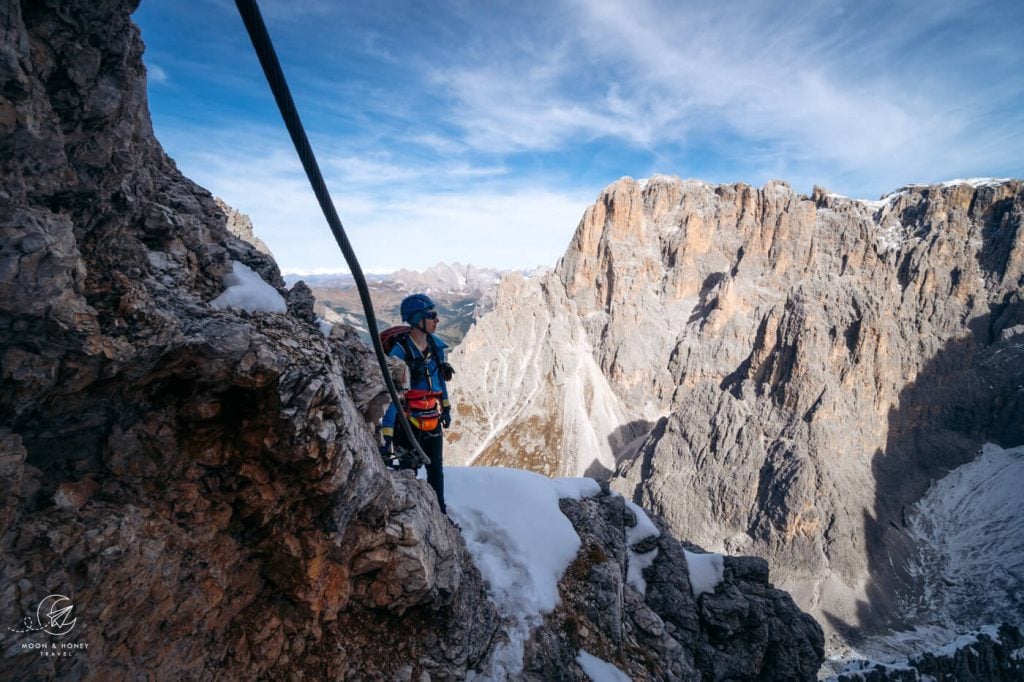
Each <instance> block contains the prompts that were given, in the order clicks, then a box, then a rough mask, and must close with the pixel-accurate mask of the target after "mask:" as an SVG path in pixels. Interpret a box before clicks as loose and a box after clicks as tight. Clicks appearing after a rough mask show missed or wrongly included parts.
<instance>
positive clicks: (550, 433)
mask: <svg viewBox="0 0 1024 682" xmlns="http://www.w3.org/2000/svg"><path fill="white" fill-rule="evenodd" d="M1022 218H1024V183H1022V182H1020V181H982V182H954V183H948V184H946V185H936V186H912V187H906V188H903V189H901V190H899V191H898V192H895V193H893V194H891V195H888V196H886V197H884V198H883V200H882V201H879V202H862V201H853V200H850V199H846V198H843V197H838V196H835V195H831V194H829V193H828V192H826V191H825V190H821V189H815V191H814V193H813V194H812V196H804V195H800V194H798V193H796V192H794V191H793V190H792V189H791V188H790V187H789V186H788V185H786V184H785V183H782V182H777V181H775V182H771V183H769V184H767V185H766V186H765V187H763V188H761V189H756V188H752V187H748V186H746V185H742V184H737V185H720V186H714V185H709V184H706V183H702V182H697V181H682V180H679V179H676V178H667V177H656V178H653V179H652V180H650V181H643V182H637V181H633V180H631V179H628V178H627V179H623V180H620V181H619V182H617V183H615V184H613V185H611V186H610V187H609V188H607V189H606V190H605V191H604V192H603V193H602V194H601V196H600V197H599V198H598V201H597V202H596V203H595V204H594V205H593V206H592V207H590V208H589V209H588V210H587V212H586V214H585V215H584V217H583V220H582V221H581V222H580V225H579V227H578V228H577V230H576V233H575V236H574V237H573V240H572V243H571V244H570V246H569V248H568V249H567V251H566V253H565V255H564V256H563V258H562V259H561V261H560V262H559V264H558V266H557V267H556V270H555V273H554V275H553V276H551V277H547V278H538V279H535V280H531V281H530V282H529V283H522V282H520V281H512V280H507V281H506V282H504V283H503V284H502V285H501V287H500V289H499V300H504V301H505V303H504V304H502V305H499V306H498V309H497V310H496V311H495V312H494V313H491V314H490V315H487V316H485V317H484V318H482V319H481V320H480V321H479V322H478V323H477V325H476V327H475V328H474V329H473V330H471V331H470V333H469V334H468V335H467V337H466V339H465V341H464V342H463V344H462V346H460V348H459V350H458V352H457V353H456V354H455V355H454V356H453V364H455V366H456V368H457V369H460V370H461V371H462V374H460V375H459V377H457V379H459V381H457V382H453V392H454V402H455V404H456V406H457V407H456V410H457V416H458V418H459V423H458V425H457V427H456V428H457V430H458V433H459V435H460V440H459V441H458V442H457V443H456V444H455V445H454V446H453V449H455V450H457V451H458V452H459V453H460V455H461V457H462V458H463V459H464V460H465V461H473V462H481V461H486V462H489V463H502V464H519V463H523V464H526V465H528V466H533V467H536V468H537V469H538V470H541V471H546V472H552V473H554V472H560V473H578V472H584V471H589V472H591V473H597V472H600V471H603V472H604V473H605V475H607V476H612V486H613V488H615V489H616V490H619V491H621V492H623V493H624V494H626V495H628V496H631V497H632V498H634V499H635V500H636V501H638V502H641V503H643V504H644V505H645V506H647V507H649V508H651V509H653V510H654V511H655V512H657V513H658V514H660V515H662V516H663V517H664V518H665V519H666V521H667V522H668V524H669V525H670V527H671V528H672V529H673V531H674V532H675V533H676V534H677V535H678V536H680V537H687V538H692V539H693V540H694V541H695V542H698V543H699V544H701V545H703V546H707V547H709V548H711V549H714V550H724V551H728V552H734V553H752V554H758V555H762V556H765V557H767V558H768V560H769V562H770V564H771V566H772V570H773V574H774V575H775V576H776V579H777V580H778V581H779V584H780V586H782V587H784V588H785V589H787V590H789V591H791V592H792V593H793V594H794V597H795V598H796V599H797V602H798V603H799V604H800V605H801V606H802V607H804V608H807V609H810V610H812V612H813V613H815V614H816V615H818V616H819V617H821V618H822V619H824V620H825V622H826V624H827V626H828V627H829V629H830V630H832V631H837V632H842V631H845V630H847V629H849V628H856V627H862V626H870V625H872V624H875V625H877V624H879V623H881V622H883V621H886V620H889V619H892V618H895V617H896V616H897V614H898V612H899V609H898V608H895V606H894V604H895V600H896V599H897V595H898V594H899V593H900V591H901V590H903V591H907V590H913V589H914V584H913V580H912V576H909V575H907V574H906V573H905V572H904V571H903V570H902V567H903V566H904V564H905V561H904V560H905V559H906V558H907V557H908V555H909V554H910V552H911V550H912V542H911V540H910V538H909V537H908V534H907V528H906V518H905V511H906V510H907V509H908V508H909V507H911V506H912V505H913V503H914V502H916V501H917V500H918V499H920V497H921V496H922V495H923V494H924V492H925V491H926V490H927V488H928V486H929V484H930V483H931V482H932V481H933V480H935V479H937V478H938V477H940V476H942V475H943V474H944V473H945V472H947V471H949V470H951V469H953V468H955V467H957V466H958V465H960V464H963V463H965V462H967V461H970V459H971V458H973V457H974V456H975V455H976V453H977V452H978V449H979V447H980V445H981V444H982V443H984V442H985V441H987V440H988V441H993V442H996V443H999V444H1001V445H1003V446H1004V447H1012V446H1015V445H1018V444H1020V443H1024V430H1022V429H1024V426H1022V425H1024V394H1022V392H1021V391H1020V389H1019V386H1020V383H1021V378H1022V374H1021V370H1020V368H1021V367H1022V366H1024V347H1022V345H1021V344H1020V342H1019V332H1020V328H1021V324H1022V323H1024V298H1022V285H1024V229H1022V222H1024V220H1022ZM503 295H504V296H505V298H504V299H501V297H502V296H503ZM593 367H596V368H597V369H598V370H599V371H598V372H594V371H592V368H593ZM466 375H469V376H470V378H469V379H468V380H465V381H463V380H462V378H463V377H465V376H466ZM474 377H483V378H485V379H486V380H478V379H475V378H474ZM542 414H546V415H547V416H546V417H544V418H541V417H538V416H537V415H542ZM531 420H533V421H531ZM538 420H539V421H538ZM527 425H531V427H532V428H528V427H527ZM567 425H568V426H567ZM567 433H572V434H574V435H573V436H572V437H568V436H567V435H566V434H567ZM582 443H587V444H589V443H598V444H600V446H601V448H603V454H600V456H595V455H594V454H593V453H600V452H601V450H600V449H599V450H588V449H587V448H585V447H580V444H582ZM523 450H525V451H527V452H529V451H531V450H534V451H537V452H543V453H546V455H545V456H540V457H534V456H528V457H526V458H525V459H524V458H521V456H520V455H519V452H520V451H523ZM613 474H614V475H613Z"/></svg>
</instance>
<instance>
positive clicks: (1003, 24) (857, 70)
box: [134, 0, 1024, 272]
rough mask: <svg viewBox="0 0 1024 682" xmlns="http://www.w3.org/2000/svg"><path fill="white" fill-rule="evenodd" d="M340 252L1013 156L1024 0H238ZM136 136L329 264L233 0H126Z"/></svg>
mask: <svg viewBox="0 0 1024 682" xmlns="http://www.w3.org/2000/svg"><path fill="white" fill-rule="evenodd" d="M260 6H261V8H262V11H263V15H264V19H265V20H266V22H267V25H268V28H269V31H270V34H271V37H272V39H273V40H274V43H275V47H276V48H277V52H278V57H279V58H280V60H281V63H282V65H283V67H284V71H285V75H286V76H287V78H288V81H289V84H290V86H291V89H292V93H293V96H294V98H295V100H296V104H297V106H298V108H299V112H300V115H301V116H302V119H303V122H304V123H305V125H306V128H307V133H308V135H309V137H310V140H311V142H312V144H313V147H314V149H315V151H316V153H317V157H318V159H319V161H320V165H321V168H322V170H323V172H324V175H325V177H326V179H327V184H328V187H329V188H330V190H331V194H332V196H333V198H334V201H335V204H336V205H337V208H338V212H339V213H340V215H341V217H342V220H343V222H344V223H345V228H346V231H347V232H348V235H349V239H350V240H351V242H352V244H353V246H354V247H355V249H356V252H357V254H358V255H359V258H360V262H361V264H362V267H363V268H364V270H367V271H375V272H386V271H390V270H394V269H397V268H400V267H407V268H412V269H424V268H426V267H428V266H430V265H432V264H434V263H436V262H438V261H441V260H445V261H448V262H451V261H461V262H464V263H467V262H468V263H473V264H475V265H480V266H491V267H500V268H520V267H530V266H534V265H554V263H555V261H556V260H557V259H558V257H559V256H561V254H562V253H563V251H564V250H565V247H566V246H567V245H568V242H569V239H570V238H571V236H572V233H573V231H574V229H575V227H576V225H577V223H578V222H579V219H580V217H581V216H582V214H583V211H584V209H585V208H586V206H587V205H589V204H590V203H592V202H593V201H594V199H595V198H596V197H597V195H598V193H599V192H600V191H601V189H602V188H604V187H605V186H606V185H608V184H609V183H611V182H613V181H615V180H616V179H618V178H620V177H622V176H626V175H628V176H632V177H636V178H642V177H648V176H650V175H653V174H656V173H661V174H669V175H678V176H681V177H684V178H699V179H702V180H706V181H709V182H714V183H719V182H725V183H731V182H737V181H742V182H746V183H749V184H752V185H756V186H760V185H763V184H764V183H765V182H766V181H767V180H769V179H772V178H780V179H783V180H786V181H788V182H790V183H791V184H792V185H793V187H794V188H795V189H796V190H797V191H800V192H805V193H809V192H810V191H811V188H812V186H813V185H815V184H817V185H821V186H824V187H827V188H829V189H830V190H832V191H834V192H838V193H840V194H844V195H847V196H852V197H858V198H871V199H874V198H877V197H878V196H880V195H881V194H884V193H886V192H889V191H892V190H894V189H896V188H897V187H899V186H901V185H904V184H908V183H914V182H937V181H944V180H950V179H953V178H966V177H979V176H994V177H1010V176H1012V177H1022V176H1024V38H1022V35H1024V34H1022V32H1021V31H1022V27H1024V3H1022V2H1019V1H1018V0H1012V1H1005V2H994V1H993V2H973V3H971V2H964V1H962V0H958V1H955V2H953V1H950V0H932V1H930V2H920V1H919V0H918V1H916V2H903V1H901V0H895V1H893V2H888V1H887V2H861V1H858V2H770V1H767V0H763V1H760V2H754V1H751V2H745V1H738V2H725V1H723V2H716V3H703V2H687V1H674V2H659V1H654V0H631V1H629V2H613V1H612V0H544V1H542V2H532V1H530V0H525V1H519V2H508V3H505V2H474V1H469V0H455V1H451V2H444V1H442V0H437V1H432V2H399V1H387V0H381V1H377V2H358V3H357V2H344V1H342V0H291V1H286V0H263V2H261V3H260ZM134 18H135V21H136V22H137V23H138V24H139V25H140V27H141V29H142V35H143V39H144V40H145V42H146V45H147V49H146V54H145V57H144V59H145V62H146V65H147V67H148V69H149V99H150V109H151V112H152V115H153V122H154V127H155V129H156V134H157V137H158V138H159V139H160V141H161V142H162V143H163V145H164V147H165V148H166V150H167V151H168V153H169V154H170V155H171V156H172V157H173V158H174V159H175V160H176V161H177V162H178V165H179V167H180V168H181V170H182V171H183V172H184V173H185V174H186V175H188V176H189V177H191V178H193V179H194V180H196V181H197V182H199V183H200V184H202V185H203V186H205V187H207V188H208V189H209V190H210V191H211V192H213V193H214V194H216V195H218V196H221V197H223V198H224V199H225V200H227V201H228V202H229V203H230V204H232V205H234V206H235V207H237V208H238V209H239V210H241V211H243V212H245V213H248V214H249V215H250V216H251V217H252V218H253V222H254V224H255V226H256V231H257V234H258V235H259V236H261V237H262V238H263V239H264V240H265V241H266V242H267V243H268V244H269V246H270V247H271V249H272V250H273V251H274V253H275V255H276V257H277V260H278V263H279V264H280V265H281V267H282V269H284V270H288V271H296V270H306V271H312V270H320V271H340V270H344V269H345V268H344V262H343V260H342V257H341V255H340V254H339V253H338V249H337V247H336V246H335V245H334V241H333V239H332V238H331V236H330V232H329V230H328V228H327V226H326V224H325V222H324V220H323V218H322V216H321V215H320V212H319V208H318V206H317V204H316V201H315V199H314V198H313V195H312V192H311V190H310V189H309V187H308V184H307V182H306V180H305V176H304V175H303V173H302V169H301V166H300V165H299V162H298V160H297V158H296V156H295V153H294V151H293V149H292V147H291V143H290V140H289V139H288V136H287V133H286V131H285V129H284V126H283V124H282V123H281V120H280V116H279V114H278V112H277V109H276V107H275V105H274V102H273V99H272V97H271V95H270V92H269V89H268V87H267V85H266V83H265V82H264V80H263V76H262V72H261V71H260V70H259V65H258V62H257V61H256V57H255V55H254V53H253V50H252V47H251V45H250V43H249V40H248V36H247V35H246V33H245V30H244V27H243V26H242V23H241V20H240V19H239V17H238V15H237V11H236V10H235V6H234V3H233V2H231V1H229V0H190V2H180V1H177V0H143V2H142V4H141V6H140V8H139V9H138V10H137V11H136V13H135V15H134Z"/></svg>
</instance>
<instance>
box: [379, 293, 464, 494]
mask: <svg viewBox="0 0 1024 682" xmlns="http://www.w3.org/2000/svg"><path fill="white" fill-rule="evenodd" d="M401 314H402V320H403V321H404V322H408V323H409V325H410V327H411V329H409V331H408V333H403V334H401V335H399V336H397V337H396V339H395V340H396V343H395V344H394V346H393V347H392V348H391V350H390V351H389V352H388V355H390V356H392V357H396V358H401V359H402V360H404V361H405V363H406V365H407V366H408V368H409V390H408V391H407V392H406V394H405V399H404V400H403V407H404V409H405V414H406V416H407V417H408V419H409V424H410V426H412V427H413V429H412V430H413V434H414V435H415V436H416V440H417V441H418V442H419V444H420V447H421V448H422V449H423V452H424V453H425V454H426V455H427V457H428V458H429V459H430V464H428V465H427V483H429V484H430V487H431V488H433V489H434V492H435V493H436V494H437V504H438V506H439V507H440V508H441V511H442V512H445V513H447V510H446V507H445V504H444V469H443V462H442V448H443V441H442V436H441V433H442V427H443V428H445V429H447V428H448V427H450V426H451V424H452V416H451V404H450V403H449V401H448V384H447V380H448V379H451V377H452V374H453V373H454V371H453V370H452V367H451V365H449V364H448V363H447V362H445V359H444V350H445V348H447V347H448V346H447V344H445V342H444V341H442V340H441V339H439V338H438V337H437V336H435V335H434V331H435V330H436V329H437V306H435V305H434V302H433V301H432V300H430V297H429V296H427V295H426V294H413V295H412V296H407V297H405V298H404V299H403V300H402V305H401ZM397 411H398V407H397V406H396V405H395V404H394V403H392V404H391V405H390V406H389V407H388V409H387V412H385V413H384V419H383V422H382V424H381V433H382V434H383V436H384V445H383V446H382V447H381V455H382V456H384V458H385V459H388V458H389V457H391V456H393V453H394V452H395V449H396V448H397V449H399V450H408V449H410V448H411V447H412V444H411V443H410V442H409V441H408V438H407V437H406V435H405V430H404V429H402V428H398V429H397V430H396V429H395V418H396V417H397Z"/></svg>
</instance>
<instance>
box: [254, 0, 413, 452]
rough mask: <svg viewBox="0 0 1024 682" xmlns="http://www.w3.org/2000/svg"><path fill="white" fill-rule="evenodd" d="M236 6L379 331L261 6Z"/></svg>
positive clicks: (394, 395) (383, 362)
mask: <svg viewBox="0 0 1024 682" xmlns="http://www.w3.org/2000/svg"><path fill="white" fill-rule="evenodd" d="M235 6H236V7H238V13H239V14H240V15H241V16H242V22H243V23H244V24H245V28H246V31H248V33H249V39H250V40H251V41H252V46H253V48H254V49H255V50H256V56H257V57H258V58H259V60H260V66H262V67H263V75H264V76H265V77H266V79H267V84H268V85H270V90H271V92H273V94H274V100H275V101H276V102H277V108H278V109H279V110H280V112H281V117H282V118H283V119H284V123H285V126H286V127H287V128H288V134H289V135H290V136H291V138H292V144H294V145H295V151H296V152H297V153H298V155H299V160H300V161H302V167H303V169H304V170H305V171H306V177H307V178H309V183H310V185H312V187H313V193H314V194H316V198H317V201H318V202H319V203H320V210H322V211H323V213H324V218H326V219H327V224H328V225H329V226H330V228H331V233H332V234H334V240H335V241H336V242H337V243H338V247H339V248H340V249H341V252H342V254H343V255H344V256H345V262H346V263H347V264H348V268H349V270H350V271H351V272H352V279H354V280H355V283H356V289H358V290H359V300H360V301H361V302H362V304H363V313H364V314H365V315H366V324H367V325H368V327H369V328H370V329H376V328H377V316H376V315H374V313H373V301H372V300H371V299H370V290H369V288H368V287H367V286H366V278H365V277H364V276H363V269H362V268H361V267H360V266H359V260H358V259H357V258H356V254H355V251H353V250H352V245H351V244H350V243H349V241H348V237H347V236H346V235H345V228H344V227H343V226H342V224H341V218H339V217H338V212H337V210H336V209H335V208H334V202H333V201H332V200H331V196H330V194H329V193H328V192H327V185H326V183H325V182H324V178H323V175H322V174H321V173H320V166H319V165H318V164H317V162H316V157H315V156H314V155H313V149H312V147H311V146H310V144H309V139H308V138H307V137H306V131H305V128H303V126H302V121H300V120H299V112H298V110H297V109H296V108H295V102H294V101H293V100H292V95H291V92H290V91H289V89H288V83H287V82H286V81H285V78H284V72H283V71H282V70H281V64H280V62H278V59H277V53H276V52H275V51H274V45H273V43H272V42H271V41H270V34H268V33H267V27H266V25H265V24H264V23H263V17H262V16H261V14H260V9H259V6H258V4H257V3H256V0H235ZM370 339H371V340H372V341H373V349H374V351H375V352H376V354H377V363H378V364H379V365H380V371H381V374H382V375H383V377H384V384H385V385H386V386H387V389H388V393H389V394H390V395H391V400H392V402H394V403H395V405H400V404H401V399H400V398H399V396H398V391H397V390H396V389H395V383H394V382H393V381H392V380H391V373H390V372H389V371H388V362H387V357H386V355H385V353H384V349H383V347H382V346H381V343H380V339H379V338H378V337H377V335H376V334H371V335H370ZM398 420H399V422H401V424H402V429H403V430H404V432H405V435H406V437H407V438H408V439H409V442H410V443H412V444H413V447H415V448H416V454H417V455H418V456H419V459H420V460H421V461H422V462H423V464H425V465H429V464H430V458H429V457H427V455H426V453H425V452H423V448H421V447H420V446H419V444H418V443H417V442H416V437H415V436H414V435H413V433H412V427H411V426H410V425H409V420H408V419H407V418H406V416H405V414H404V412H403V410H398Z"/></svg>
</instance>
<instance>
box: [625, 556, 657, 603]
mask: <svg viewBox="0 0 1024 682" xmlns="http://www.w3.org/2000/svg"><path fill="white" fill-rule="evenodd" d="M657 556H658V549H657V548H654V549H652V550H651V551H649V552H647V553H645V554H640V553H639V552H635V551H633V550H629V568H627V569H626V582H627V583H629V584H630V585H632V586H633V589H635V590H636V591H637V592H639V593H640V594H643V595H646V594H647V581H646V580H644V569H647V568H650V566H651V564H653V563H654V560H655V559H656V558H657Z"/></svg>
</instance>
